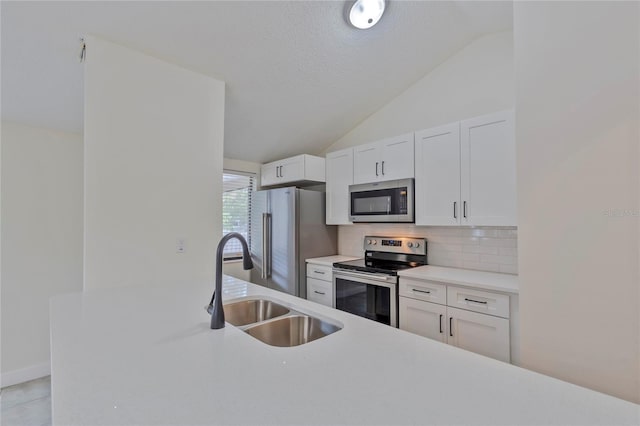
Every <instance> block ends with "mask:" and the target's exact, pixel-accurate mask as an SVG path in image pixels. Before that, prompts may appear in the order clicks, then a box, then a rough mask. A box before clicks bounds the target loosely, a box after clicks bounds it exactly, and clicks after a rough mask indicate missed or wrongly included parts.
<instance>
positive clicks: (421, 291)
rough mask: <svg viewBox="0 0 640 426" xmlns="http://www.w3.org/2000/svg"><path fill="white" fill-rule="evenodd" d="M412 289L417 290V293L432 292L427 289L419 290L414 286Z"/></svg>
mask: <svg viewBox="0 0 640 426" xmlns="http://www.w3.org/2000/svg"><path fill="white" fill-rule="evenodd" d="M411 290H412V291H415V292H416V293H424V294H431V292H430V291H426V290H418V289H417V288H412V289H411Z"/></svg>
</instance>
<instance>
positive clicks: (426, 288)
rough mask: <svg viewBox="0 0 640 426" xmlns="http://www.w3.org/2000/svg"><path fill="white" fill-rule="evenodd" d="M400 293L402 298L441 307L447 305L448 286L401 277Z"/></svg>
mask: <svg viewBox="0 0 640 426" xmlns="http://www.w3.org/2000/svg"><path fill="white" fill-rule="evenodd" d="M398 293H399V294H400V296H405V297H410V298H412V299H417V300H424V301H427V302H433V303H439V304H441V305H445V304H446V303H447V286H445V285H444V284H439V283H435V282H433V281H422V280H414V279H411V278H404V277H400V290H399V291H398Z"/></svg>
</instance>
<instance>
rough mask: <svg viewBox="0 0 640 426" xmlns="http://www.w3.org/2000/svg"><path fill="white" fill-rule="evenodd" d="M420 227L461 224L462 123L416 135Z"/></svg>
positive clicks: (416, 201) (417, 195) (416, 171)
mask: <svg viewBox="0 0 640 426" xmlns="http://www.w3.org/2000/svg"><path fill="white" fill-rule="evenodd" d="M415 174H416V196H415V203H416V225H438V226H441V225H458V224H460V216H461V204H460V123H455V124H449V125H446V126H441V127H436V128H433V129H427V130H422V131H420V132H416V148H415Z"/></svg>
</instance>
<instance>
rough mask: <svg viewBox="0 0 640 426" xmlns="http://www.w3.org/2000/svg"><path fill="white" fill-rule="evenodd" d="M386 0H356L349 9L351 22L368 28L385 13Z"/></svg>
mask: <svg viewBox="0 0 640 426" xmlns="http://www.w3.org/2000/svg"><path fill="white" fill-rule="evenodd" d="M384 6H385V0H356V2H355V3H354V4H353V6H351V10H350V11H349V22H351V25H353V26H354V27H356V28H359V29H361V30H366V29H367V28H371V27H373V26H374V25H375V24H377V23H378V21H379V20H380V18H381V17H382V14H383V13H384Z"/></svg>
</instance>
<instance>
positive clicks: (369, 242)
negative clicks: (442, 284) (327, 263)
mask: <svg viewBox="0 0 640 426" xmlns="http://www.w3.org/2000/svg"><path fill="white" fill-rule="evenodd" d="M364 248H365V250H366V251H365V257H364V259H357V260H351V261H347V262H336V263H334V264H333V266H334V267H335V268H338V269H347V270H354V271H360V272H374V273H382V274H387V275H392V276H395V275H398V271H402V270H405V269H410V268H415V267H416V266H422V265H426V264H427V241H426V240H425V239H424V238H387V237H365V239H364Z"/></svg>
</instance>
